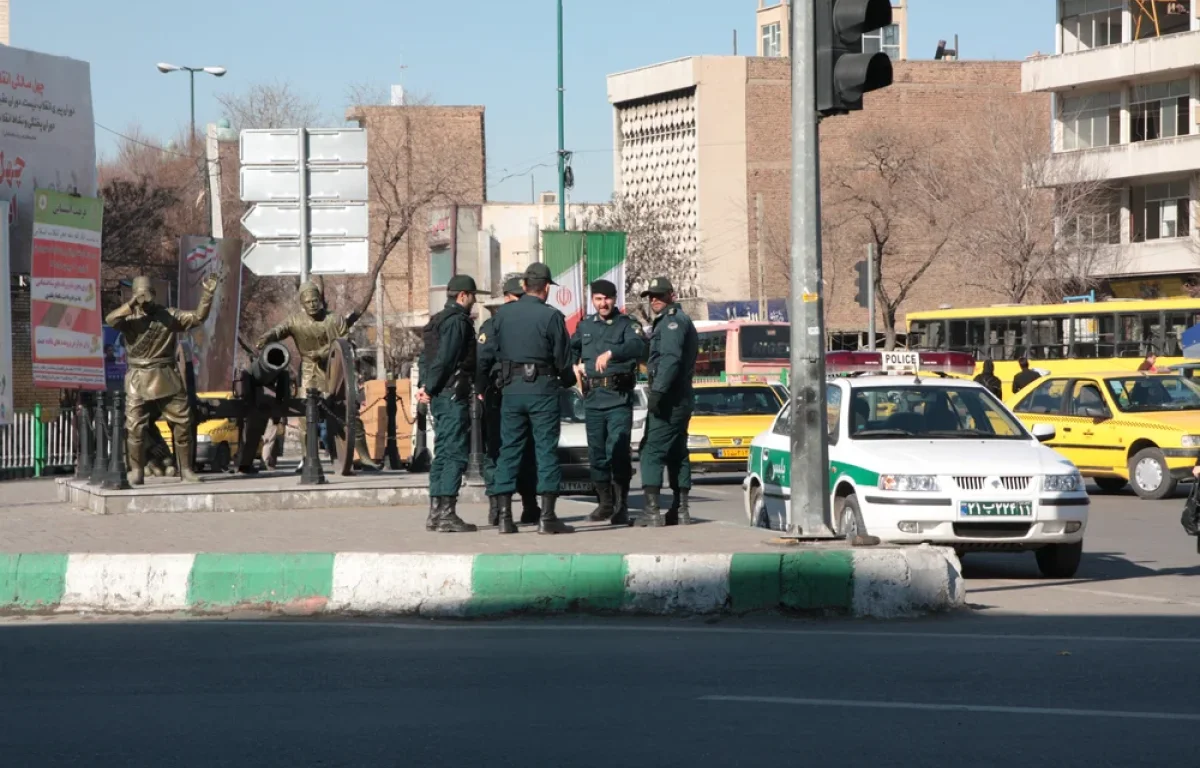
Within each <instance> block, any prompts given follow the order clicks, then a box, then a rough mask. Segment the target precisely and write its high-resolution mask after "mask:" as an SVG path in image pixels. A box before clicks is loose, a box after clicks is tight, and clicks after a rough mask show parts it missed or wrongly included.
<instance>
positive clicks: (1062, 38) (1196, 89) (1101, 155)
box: [1021, 0, 1200, 295]
mask: <svg viewBox="0 0 1200 768" xmlns="http://www.w3.org/2000/svg"><path fill="white" fill-rule="evenodd" d="M1055 5H1056V19H1057V24H1056V27H1055V35H1054V37H1055V39H1054V44H1055V52H1054V55H1045V56H1043V55H1038V56H1035V57H1032V58H1030V59H1029V60H1027V61H1026V62H1025V63H1024V64H1023V66H1022V72H1021V81H1022V88H1023V90H1024V91H1026V92H1041V93H1048V94H1050V96H1051V107H1050V109H1051V115H1052V118H1053V125H1054V130H1053V135H1052V139H1051V141H1052V145H1053V151H1054V153H1055V155H1056V157H1057V165H1058V166H1059V167H1060V169H1062V171H1063V173H1062V174H1061V176H1062V178H1063V180H1064V181H1066V182H1069V181H1072V179H1071V178H1070V177H1072V176H1076V175H1082V176H1084V177H1089V178H1099V179H1104V180H1107V181H1108V182H1110V184H1111V202H1110V203H1109V205H1110V206H1111V210H1110V211H1109V212H1108V213H1107V214H1106V216H1107V217H1109V218H1113V219H1115V220H1116V221H1117V222H1118V224H1119V225H1118V226H1116V227H1106V228H1104V229H1103V230H1102V231H1104V232H1105V235H1104V239H1105V240H1106V241H1107V243H1108V244H1109V245H1110V246H1111V247H1109V248H1108V249H1107V250H1108V252H1109V255H1110V256H1111V258H1104V259H1102V260H1099V261H1098V263H1097V266H1096V271H1097V274H1096V275H1095V277H1098V278H1109V279H1110V283H1111V284H1113V285H1114V291H1115V292H1117V293H1118V294H1121V293H1124V291H1121V290H1118V289H1116V288H1115V286H1116V285H1118V284H1121V283H1122V282H1125V283H1136V284H1138V285H1140V288H1139V289H1138V291H1139V292H1140V293H1141V294H1142V295H1155V294H1172V293H1176V294H1177V293H1179V292H1180V291H1182V288H1183V286H1184V285H1185V284H1188V283H1190V282H1192V280H1189V279H1184V280H1181V279H1179V278H1180V277H1184V276H1190V275H1192V274H1193V273H1196V272H1200V249H1198V245H1200V237H1198V232H1197V230H1198V226H1197V225H1198V221H1200V218H1198V204H1200V8H1198V7H1197V6H1198V5H1200V3H1197V0H1173V1H1172V2H1162V1H1161V0H1158V1H1150V2H1147V1H1144V0H1056V3H1055ZM1168 276H1175V277H1168ZM1122 278H1124V280H1122ZM1130 278H1132V280H1131V279H1130Z"/></svg>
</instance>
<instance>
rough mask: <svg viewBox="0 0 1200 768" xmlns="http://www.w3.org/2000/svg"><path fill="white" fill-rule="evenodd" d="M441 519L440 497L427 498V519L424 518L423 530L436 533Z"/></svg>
mask: <svg viewBox="0 0 1200 768" xmlns="http://www.w3.org/2000/svg"><path fill="white" fill-rule="evenodd" d="M441 519H442V497H441V496H430V497H429V517H427V518H425V530H427V531H436V530H437V527H438V522H440V521H441Z"/></svg>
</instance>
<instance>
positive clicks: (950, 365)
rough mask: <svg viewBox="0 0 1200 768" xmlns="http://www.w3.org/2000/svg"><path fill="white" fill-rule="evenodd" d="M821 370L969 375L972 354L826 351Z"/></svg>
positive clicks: (839, 373) (883, 374) (900, 351)
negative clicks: (823, 367)
mask: <svg viewBox="0 0 1200 768" xmlns="http://www.w3.org/2000/svg"><path fill="white" fill-rule="evenodd" d="M825 372H826V373H827V374H830V375H848V374H857V375H871V374H874V375H877V376H885V375H888V374H914V373H937V374H942V375H946V374H957V375H960V376H970V375H973V374H974V373H975V357H974V356H973V355H971V354H970V353H968V352H908V351H905V350H896V351H894V352H829V353H827V354H826V355H825Z"/></svg>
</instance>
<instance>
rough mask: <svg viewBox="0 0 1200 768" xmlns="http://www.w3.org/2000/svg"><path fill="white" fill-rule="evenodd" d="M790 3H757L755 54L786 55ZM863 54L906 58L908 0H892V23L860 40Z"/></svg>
mask: <svg viewBox="0 0 1200 768" xmlns="http://www.w3.org/2000/svg"><path fill="white" fill-rule="evenodd" d="M791 12H792V3H791V0H775V2H774V3H773V4H771V5H768V4H767V0H758V19H757V21H758V23H757V25H756V26H757V29H758V36H757V40H758V46H757V48H756V52H757V55H759V56H766V57H775V56H787V55H788V51H789V50H791V43H790V40H791V28H792V27H791ZM863 50H864V52H866V53H878V52H879V51H883V52H884V53H886V54H887V55H888V56H891V57H892V60H893V61H906V60H907V59H908V0H892V23H891V24H890V25H889V26H886V27H884V28H883V29H879V30H876V31H874V32H870V33H868V34H866V35H865V36H864V37H863Z"/></svg>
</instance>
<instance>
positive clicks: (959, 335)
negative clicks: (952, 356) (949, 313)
mask: <svg viewBox="0 0 1200 768" xmlns="http://www.w3.org/2000/svg"><path fill="white" fill-rule="evenodd" d="M949 326H950V349H952V350H954V351H955V352H965V351H966V349H967V321H966V320H951V321H950V322H949Z"/></svg>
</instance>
